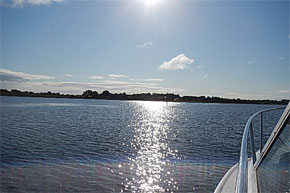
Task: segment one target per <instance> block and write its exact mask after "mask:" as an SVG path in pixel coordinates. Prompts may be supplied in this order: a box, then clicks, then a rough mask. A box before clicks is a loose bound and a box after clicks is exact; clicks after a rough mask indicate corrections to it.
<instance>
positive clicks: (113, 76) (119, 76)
mask: <svg viewBox="0 0 290 193" xmlns="http://www.w3.org/2000/svg"><path fill="white" fill-rule="evenodd" d="M108 76H109V77H110V78H126V77H128V76H126V75H122V74H109V75H108Z"/></svg>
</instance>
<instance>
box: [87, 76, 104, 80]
mask: <svg viewBox="0 0 290 193" xmlns="http://www.w3.org/2000/svg"><path fill="white" fill-rule="evenodd" d="M89 78H90V79H93V80H100V79H104V77H103V76H97V75H93V76H90V77H89Z"/></svg>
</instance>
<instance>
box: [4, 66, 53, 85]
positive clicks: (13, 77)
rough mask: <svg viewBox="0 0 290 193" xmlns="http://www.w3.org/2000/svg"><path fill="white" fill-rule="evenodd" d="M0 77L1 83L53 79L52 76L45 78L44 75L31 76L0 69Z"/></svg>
mask: <svg viewBox="0 0 290 193" xmlns="http://www.w3.org/2000/svg"><path fill="white" fill-rule="evenodd" d="M0 77H1V81H16V82H19V81H31V80H49V79H54V78H55V77H53V76H46V75H33V74H26V73H23V72H14V71H11V70H7V69H1V68H0Z"/></svg>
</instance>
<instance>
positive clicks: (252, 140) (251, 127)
mask: <svg viewBox="0 0 290 193" xmlns="http://www.w3.org/2000/svg"><path fill="white" fill-rule="evenodd" d="M250 140H251V147H252V158H253V165H254V164H255V162H256V151H255V140H254V132H253V124H252V122H251V124H250Z"/></svg>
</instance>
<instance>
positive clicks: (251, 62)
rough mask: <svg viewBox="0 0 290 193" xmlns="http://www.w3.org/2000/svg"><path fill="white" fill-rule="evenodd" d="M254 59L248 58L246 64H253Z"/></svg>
mask: <svg viewBox="0 0 290 193" xmlns="http://www.w3.org/2000/svg"><path fill="white" fill-rule="evenodd" d="M254 62H255V61H254V60H248V61H247V64H253V63H254Z"/></svg>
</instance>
